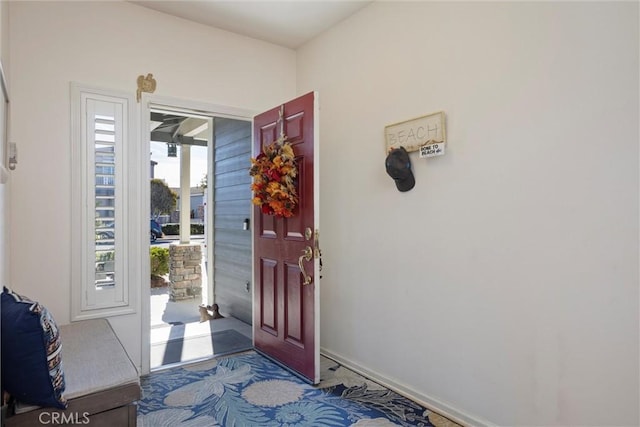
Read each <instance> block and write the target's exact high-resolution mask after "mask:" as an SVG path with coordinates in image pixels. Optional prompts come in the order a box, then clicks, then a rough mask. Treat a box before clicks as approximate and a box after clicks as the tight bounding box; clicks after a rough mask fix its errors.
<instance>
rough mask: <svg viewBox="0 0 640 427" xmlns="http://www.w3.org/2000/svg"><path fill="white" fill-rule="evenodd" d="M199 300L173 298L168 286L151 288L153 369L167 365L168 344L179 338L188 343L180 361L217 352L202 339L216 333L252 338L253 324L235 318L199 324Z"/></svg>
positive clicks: (210, 355)
mask: <svg viewBox="0 0 640 427" xmlns="http://www.w3.org/2000/svg"><path fill="white" fill-rule="evenodd" d="M200 303H201V300H200V299H193V300H183V301H170V300H169V288H168V287H167V286H165V287H161V288H152V289H151V334H150V344H151V360H150V361H151V369H158V368H161V367H165V366H166V363H164V362H163V361H165V360H166V357H165V356H166V354H167V353H168V352H169V343H170V342H175V341H176V340H178V341H184V342H185V345H184V346H183V348H182V350H181V351H182V354H181V357H180V362H186V361H193V360H198V359H203V358H208V357H212V356H214V355H216V352H215V350H214V345H213V343H212V342H211V340H206V339H204V340H203V339H201V338H202V337H207V336H212V335H213V334H214V333H216V332H221V331H228V330H234V331H236V332H238V333H239V334H241V335H243V336H245V337H247V338H248V339H249V340H252V337H253V331H252V328H251V325H249V324H247V323H244V322H242V321H241V320H238V319H236V318H233V317H225V318H224V319H216V320H209V321H206V322H202V323H200V312H199V310H198V306H199V305H200ZM245 349H246V348H245Z"/></svg>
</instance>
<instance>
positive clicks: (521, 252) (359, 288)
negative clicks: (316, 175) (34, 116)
mask: <svg viewBox="0 0 640 427" xmlns="http://www.w3.org/2000/svg"><path fill="white" fill-rule="evenodd" d="M297 63H298V92H299V93H304V92H305V91H308V90H311V89H314V90H318V91H319V92H320V109H321V158H322V167H323V169H322V172H321V215H322V219H321V221H322V230H321V235H322V239H321V242H322V245H323V248H322V249H323V258H324V259H323V262H324V270H323V281H322V302H321V304H322V347H323V348H324V349H325V350H327V351H329V352H331V353H332V354H334V355H337V356H339V357H340V358H341V359H343V360H347V361H350V362H351V363H353V364H355V365H358V366H360V367H362V368H364V369H365V370H367V371H370V372H373V373H375V374H377V375H379V376H380V377H382V378H386V380H388V381H389V382H390V383H393V384H395V385H397V386H401V387H404V389H405V391H409V392H411V393H413V395H414V396H418V397H419V398H421V399H423V400H424V401H427V402H432V403H433V402H436V403H437V404H438V405H439V406H440V407H441V408H444V409H446V410H447V411H449V412H450V413H452V414H454V415H456V416H459V417H460V418H462V419H464V420H467V421H469V422H471V423H473V424H481V423H495V424H499V425H509V426H515V425H518V426H523V425H544V426H548V425H558V426H569V425H599V426H604V425H638V423H639V422H640V420H639V416H638V399H639V396H638V378H639V372H638V360H639V353H638V296H639V295H638V255H639V253H638V194H639V188H638V139H639V135H638V113H639V111H638V89H639V87H638V75H639V74H638V4H637V3H605V2H599V3H595V2H594V3H586V2H580V3H575V2H570V3H555V2H554V3H548V2H544V3H520V2H510V3H506V2H505V3H480V2H475V3H457V2H451V3H436V2H410V3H401V2H384V3H374V4H372V5H370V6H368V7H366V8H365V9H363V10H362V11H361V12H359V13H358V14H356V15H355V16H352V17H351V18H350V19H348V20H346V21H343V22H342V23H341V24H340V25H338V26H336V27H334V28H333V29H331V30H330V31H328V32H326V33H324V34H323V35H322V36H321V37H318V38H317V39H315V40H314V41H312V42H310V43H308V44H307V45H305V46H303V47H302V48H301V49H300V50H299V51H298V62H297ZM439 110H444V111H445V113H446V117H447V133H448V140H449V143H448V146H447V154H446V155H445V156H444V157H439V158H433V159H428V160H425V159H419V158H418V156H417V153H414V154H412V155H411V161H412V163H413V167H414V169H415V170H414V174H415V177H416V186H415V188H414V189H413V190H412V191H410V192H408V193H400V192H398V191H397V190H396V189H395V186H394V184H393V182H392V180H391V178H390V177H389V176H388V175H387V174H386V172H385V168H384V159H385V150H384V140H383V132H384V126H385V125H388V124H392V123H395V122H398V121H402V120H406V119H410V118H414V117H417V116H421V115H424V114H428V113H431V112H435V111H439Z"/></svg>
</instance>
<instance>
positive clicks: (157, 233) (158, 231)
mask: <svg viewBox="0 0 640 427" xmlns="http://www.w3.org/2000/svg"><path fill="white" fill-rule="evenodd" d="M158 237H164V233H163V232H162V227H161V226H160V224H158V223H157V222H156V221H155V220H153V219H152V220H151V241H152V242H155V241H156V239H157V238H158Z"/></svg>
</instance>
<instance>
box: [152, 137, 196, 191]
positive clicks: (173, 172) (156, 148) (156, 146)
mask: <svg viewBox="0 0 640 427" xmlns="http://www.w3.org/2000/svg"><path fill="white" fill-rule="evenodd" d="M151 160H153V161H155V162H158V164H157V165H156V167H155V178H158V179H164V181H165V182H166V183H167V185H168V186H169V187H172V188H176V187H180V147H178V157H167V144H166V143H165V142H154V141H151ZM206 174H207V147H201V146H198V145H195V146H192V147H191V179H190V181H191V184H190V187H197V186H199V185H200V182H201V181H202V178H203V177H204V176H205V175H206Z"/></svg>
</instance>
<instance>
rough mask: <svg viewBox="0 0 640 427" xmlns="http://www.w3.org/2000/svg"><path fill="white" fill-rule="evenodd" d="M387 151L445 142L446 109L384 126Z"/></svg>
mask: <svg viewBox="0 0 640 427" xmlns="http://www.w3.org/2000/svg"><path fill="white" fill-rule="evenodd" d="M384 134H385V139H386V142H387V153H388V152H389V151H391V149H393V148H397V147H400V146H402V147H404V148H405V149H406V150H407V151H408V152H412V151H418V150H419V149H420V147H422V146H423V145H427V144H433V143H435V142H438V143H445V142H446V134H445V128H444V111H438V112H437V113H432V114H428V115H426V116H422V117H418V118H415V119H411V120H405V121H403V122H399V123H394V124H392V125H388V126H386V127H385V128H384Z"/></svg>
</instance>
